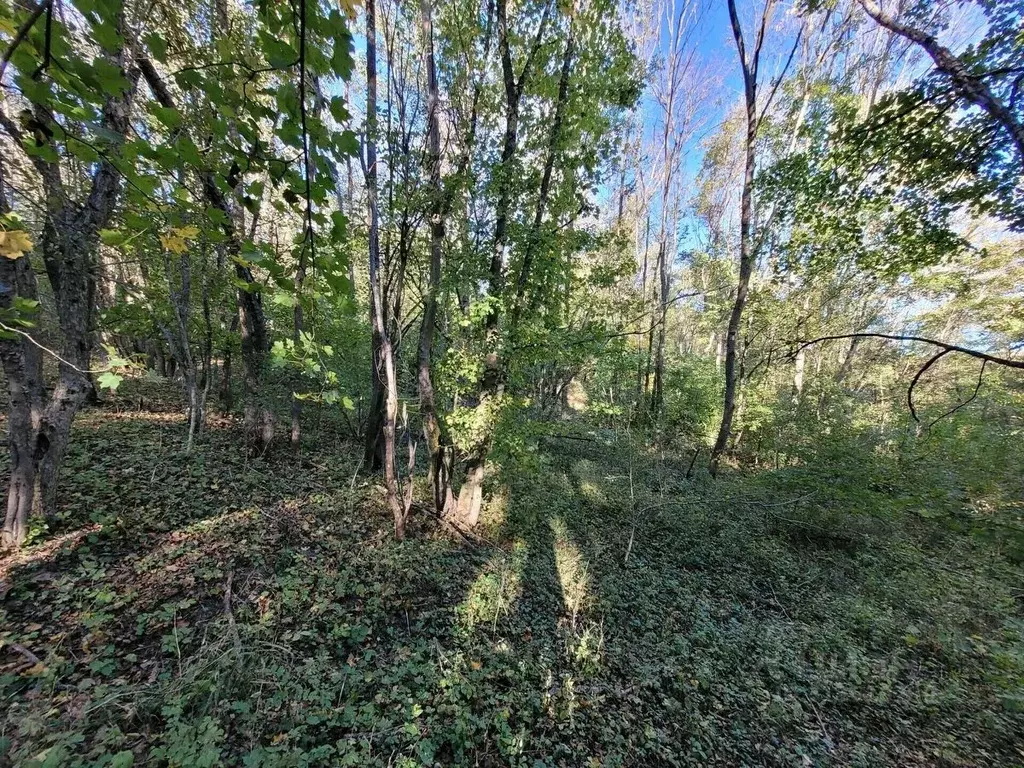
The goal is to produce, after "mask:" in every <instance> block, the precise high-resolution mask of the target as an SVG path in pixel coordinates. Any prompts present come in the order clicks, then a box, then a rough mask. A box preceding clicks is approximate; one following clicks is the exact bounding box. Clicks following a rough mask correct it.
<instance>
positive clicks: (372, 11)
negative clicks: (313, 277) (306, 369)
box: [366, 0, 405, 539]
mask: <svg viewBox="0 0 1024 768" xmlns="http://www.w3.org/2000/svg"><path fill="white" fill-rule="evenodd" d="M376 132H377V20H376V3H375V1H374V0H367V3H366V197H367V202H368V204H369V207H370V233H369V234H370V236H369V261H370V310H371V312H372V317H371V322H372V325H373V337H374V345H373V346H374V348H375V349H376V350H377V356H376V357H375V359H374V361H373V365H374V368H375V369H376V370H377V371H379V372H380V374H382V375H381V384H382V386H383V390H384V392H383V394H384V422H383V429H382V441H383V449H384V486H385V494H386V499H387V505H388V508H389V509H390V510H391V512H392V515H393V516H394V519H395V538H397V539H403V538H405V507H404V506H403V505H402V502H401V499H400V498H399V493H398V476H397V471H396V466H395V423H396V422H397V420H398V382H397V377H396V375H395V360H394V356H393V354H392V351H391V340H390V339H389V338H388V329H387V326H386V324H385V321H384V295H383V290H382V285H381V283H382V278H381V269H380V240H379V224H378V222H379V214H378V209H377V143H376Z"/></svg>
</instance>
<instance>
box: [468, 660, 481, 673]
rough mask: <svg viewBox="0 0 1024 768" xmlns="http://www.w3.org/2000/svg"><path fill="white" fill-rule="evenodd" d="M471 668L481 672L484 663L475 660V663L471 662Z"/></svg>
mask: <svg viewBox="0 0 1024 768" xmlns="http://www.w3.org/2000/svg"><path fill="white" fill-rule="evenodd" d="M469 666H471V667H472V668H473V669H475V670H477V671H479V670H481V669H483V666H484V665H483V663H482V662H479V661H476V660H475V659H474V660H473V661H471V662H469Z"/></svg>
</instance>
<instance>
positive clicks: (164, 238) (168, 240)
mask: <svg viewBox="0 0 1024 768" xmlns="http://www.w3.org/2000/svg"><path fill="white" fill-rule="evenodd" d="M160 245H162V246H163V247H164V248H166V249H167V250H168V251H170V252H171V253H184V252H185V249H186V248H188V245H187V244H186V243H185V239H184V238H183V237H179V236H178V235H160Z"/></svg>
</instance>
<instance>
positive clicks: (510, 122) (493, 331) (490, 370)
mask: <svg viewBox="0 0 1024 768" xmlns="http://www.w3.org/2000/svg"><path fill="white" fill-rule="evenodd" d="M551 7H552V4H551V3H550V2H549V3H547V4H545V6H544V12H543V15H542V16H541V19H540V22H539V24H538V27H537V33H536V35H535V36H534V38H533V40H532V42H531V48H530V50H529V51H528V52H527V55H526V61H525V63H524V65H523V69H522V71H521V72H520V74H519V77H518V78H517V77H516V73H515V69H514V66H513V63H512V51H511V48H510V41H509V30H508V8H507V0H496V2H495V9H496V12H497V21H498V49H499V51H500V53H501V73H502V82H503V84H504V89H505V137H504V141H503V142H502V150H501V164H500V166H499V172H500V176H499V184H498V199H497V202H496V204H495V211H494V213H495V215H494V240H493V244H492V251H491V264H490V273H489V280H488V283H489V285H488V287H487V292H488V296H490V297H491V298H493V299H494V301H493V302H492V303H491V306H490V308H489V311H488V313H487V317H486V320H485V323H484V325H485V328H486V334H487V347H488V353H487V357H486V360H485V362H484V375H483V380H482V381H481V385H480V398H479V402H478V404H477V407H478V408H490V407H492V406H493V405H494V404H495V403H496V401H498V400H500V399H501V397H502V395H503V394H504V383H503V378H504V376H503V371H502V364H501V359H500V357H499V352H498V346H499V345H498V323H499V318H500V309H499V305H500V298H501V294H502V292H503V290H504V277H505V248H506V246H507V244H508V220H509V211H510V208H511V204H512V185H511V184H510V183H509V180H508V178H507V176H508V174H509V173H510V172H511V170H512V168H511V164H512V160H513V159H514V158H515V155H516V152H517V151H518V149H519V109H520V105H521V102H522V97H523V87H524V85H525V83H526V78H527V77H528V76H529V73H530V66H531V63H532V62H533V57H534V54H535V53H536V52H537V49H538V48H540V44H541V41H542V40H543V37H544V30H545V28H546V27H547V22H548V17H549V15H550V12H551ZM487 432H488V434H487V437H485V438H483V439H482V440H480V441H479V442H478V443H477V444H476V445H475V446H473V448H472V449H470V451H469V456H468V458H467V459H466V462H465V471H466V479H465V482H464V483H463V485H462V488H460V489H459V500H458V513H459V517H460V518H461V519H462V521H463V523H464V524H466V525H467V526H473V525H476V523H477V521H478V520H479V519H480V510H481V507H482V504H483V482H484V470H485V466H486V463H487V454H488V453H490V449H491V436H490V430H487Z"/></svg>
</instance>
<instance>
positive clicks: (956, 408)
mask: <svg viewBox="0 0 1024 768" xmlns="http://www.w3.org/2000/svg"><path fill="white" fill-rule="evenodd" d="M986 365H988V360H982V361H981V370H980V371H978V383H977V384H975V385H974V393H973V394H972V395H971V396H970V397H968V398H967V399H966V400H964V401H963V402H962V403H960V404H959V405H957V406H954V407H953V408H950V409H949V410H948V411H946V412H945V413H944V414H942V415H941V416H939V417H938V418H937V419H935V420H934V421H932V422H931V423H930V424H929V425H928V427H927V429H931V428H932V427H934V426H935V425H936V424H938V423H939V422H940V421H942V420H943V419H944V418H946V417H947V416H952V415H953V414H954V413H956V412H957V411H959V410H960V409H961V408H963V407H965V406H967V405H969V404H970V403H971V402H972V401H973V400H974V398H976V397H977V396H978V392H979V390H980V389H981V379H982V377H983V376H984V375H985V366H986Z"/></svg>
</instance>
